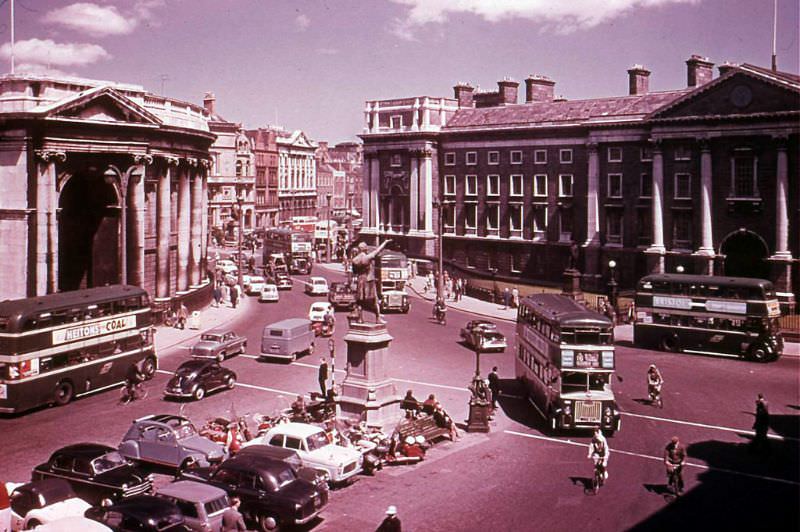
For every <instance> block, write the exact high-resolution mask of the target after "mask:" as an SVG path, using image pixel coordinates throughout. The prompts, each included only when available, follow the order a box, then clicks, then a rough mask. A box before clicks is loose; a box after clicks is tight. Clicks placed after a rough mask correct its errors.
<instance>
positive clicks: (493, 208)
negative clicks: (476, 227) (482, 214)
mask: <svg viewBox="0 0 800 532" xmlns="http://www.w3.org/2000/svg"><path fill="white" fill-rule="evenodd" d="M499 219H500V205H487V206H486V229H488V230H491V231H496V230H497V228H498V222H499Z"/></svg>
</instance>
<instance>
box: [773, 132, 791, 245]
mask: <svg viewBox="0 0 800 532" xmlns="http://www.w3.org/2000/svg"><path fill="white" fill-rule="evenodd" d="M777 150H778V160H777V165H776V171H777V174H778V175H777V176H776V177H777V180H776V187H775V255H774V257H775V258H781V259H791V258H792V253H791V251H789V208H788V203H789V160H788V156H787V154H786V140H785V139H783V140H782V141H781V142H779V143H778V146H777Z"/></svg>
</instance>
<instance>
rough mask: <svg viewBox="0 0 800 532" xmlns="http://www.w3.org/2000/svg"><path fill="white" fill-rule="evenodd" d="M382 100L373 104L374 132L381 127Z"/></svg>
mask: <svg viewBox="0 0 800 532" xmlns="http://www.w3.org/2000/svg"><path fill="white" fill-rule="evenodd" d="M380 108H381V104H380V102H375V103H374V104H372V129H371V131H372V133H377V132H378V130H379V129H380V127H381V126H380Z"/></svg>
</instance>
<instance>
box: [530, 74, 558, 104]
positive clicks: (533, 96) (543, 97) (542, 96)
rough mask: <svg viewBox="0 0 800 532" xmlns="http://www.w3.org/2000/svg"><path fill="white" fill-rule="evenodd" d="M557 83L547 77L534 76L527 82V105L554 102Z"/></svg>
mask: <svg viewBox="0 0 800 532" xmlns="http://www.w3.org/2000/svg"><path fill="white" fill-rule="evenodd" d="M555 85H556V82H555V81H553V80H552V79H550V78H548V77H547V76H540V75H535V76H534V75H533V74H531V75H530V76H528V79H526V80H525V103H533V102H552V101H553V95H554V94H555Z"/></svg>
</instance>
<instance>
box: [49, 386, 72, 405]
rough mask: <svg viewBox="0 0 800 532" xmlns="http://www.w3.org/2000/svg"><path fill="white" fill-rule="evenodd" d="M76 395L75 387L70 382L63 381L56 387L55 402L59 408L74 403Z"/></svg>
mask: <svg viewBox="0 0 800 532" xmlns="http://www.w3.org/2000/svg"><path fill="white" fill-rule="evenodd" d="M74 395H75V387H74V386H73V385H72V383H71V382H69V381H61V382H59V383H58V386H56V391H55V396H54V397H53V401H55V403H56V404H57V405H58V406H64V405H65V404H67V403H69V402H70V401H72V397H73V396H74Z"/></svg>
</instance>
